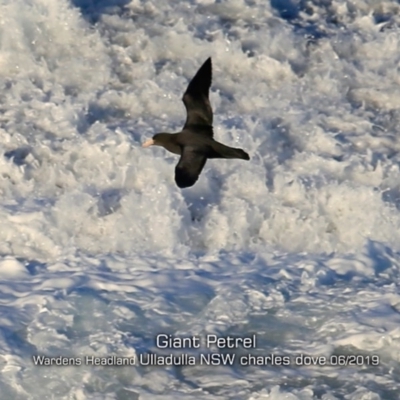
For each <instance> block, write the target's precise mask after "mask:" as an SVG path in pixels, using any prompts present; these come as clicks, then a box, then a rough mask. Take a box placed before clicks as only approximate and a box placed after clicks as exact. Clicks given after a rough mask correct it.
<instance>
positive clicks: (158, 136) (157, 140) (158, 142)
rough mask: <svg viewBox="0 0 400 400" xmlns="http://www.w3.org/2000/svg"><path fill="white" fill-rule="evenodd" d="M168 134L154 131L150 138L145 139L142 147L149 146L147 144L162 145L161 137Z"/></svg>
mask: <svg viewBox="0 0 400 400" xmlns="http://www.w3.org/2000/svg"><path fill="white" fill-rule="evenodd" d="M166 135H168V133H156V134H155V135H154V136H153V137H152V138H151V139H148V140H146V141H145V142H144V143H143V144H142V147H149V146H164V144H163V143H164V141H163V138H164V137H165V136H166Z"/></svg>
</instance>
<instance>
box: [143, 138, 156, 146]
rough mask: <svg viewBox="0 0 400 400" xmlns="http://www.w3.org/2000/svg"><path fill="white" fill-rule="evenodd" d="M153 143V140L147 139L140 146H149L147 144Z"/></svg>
mask: <svg viewBox="0 0 400 400" xmlns="http://www.w3.org/2000/svg"><path fill="white" fill-rule="evenodd" d="M153 144H154V140H153V139H148V140H146V141H145V142H144V143H143V144H142V147H149V146H152V145H153Z"/></svg>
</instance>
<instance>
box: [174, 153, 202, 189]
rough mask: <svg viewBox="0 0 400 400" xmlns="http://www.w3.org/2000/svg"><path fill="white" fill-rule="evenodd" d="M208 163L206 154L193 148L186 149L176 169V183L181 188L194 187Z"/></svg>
mask: <svg viewBox="0 0 400 400" xmlns="http://www.w3.org/2000/svg"><path fill="white" fill-rule="evenodd" d="M206 161H207V158H206V157H205V155H204V154H201V153H199V152H196V150H195V149H193V148H191V147H188V146H187V147H184V148H183V150H182V155H181V158H180V160H179V162H178V164H177V166H176V167H175V182H176V184H177V185H178V186H179V187H180V188H186V187H189V186H193V185H194V184H195V183H196V181H197V179H198V178H199V175H200V173H201V171H202V169H203V167H204V165H205V163H206Z"/></svg>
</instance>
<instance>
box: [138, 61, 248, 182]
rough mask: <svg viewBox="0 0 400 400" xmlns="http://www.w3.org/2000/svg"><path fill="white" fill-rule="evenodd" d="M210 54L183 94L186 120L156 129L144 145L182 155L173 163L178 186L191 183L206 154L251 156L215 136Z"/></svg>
mask: <svg viewBox="0 0 400 400" xmlns="http://www.w3.org/2000/svg"><path fill="white" fill-rule="evenodd" d="M211 69H212V67H211V57H210V58H208V59H207V60H206V61H205V62H204V64H203V65H202V66H201V67H200V69H199V70H198V71H197V73H196V75H195V76H194V77H193V79H192V80H191V81H190V83H189V85H188V87H187V89H186V92H185V93H184V95H183V98H182V100H183V104H185V107H186V113H187V117H186V122H185V125H184V127H183V129H182V131H180V132H178V133H157V134H156V135H154V136H153V138H152V139H149V140H147V141H146V142H145V143H143V145H142V146H143V147H149V146H152V145H155V146H162V147H164V148H165V149H166V150H168V151H170V152H171V153H174V154H178V155H180V156H181V158H180V160H179V162H178V164H177V166H176V167H175V182H176V184H177V185H178V186H179V187H180V188H187V187H190V186H193V185H194V184H195V183H196V181H197V179H198V178H199V175H200V173H201V171H202V169H203V167H204V165H205V163H206V161H207V159H208V158H239V159H241V160H250V157H249V155H248V154H247V153H246V152H245V151H244V150H242V149H237V148H234V147H229V146H225V145H224V144H222V143H219V142H217V141H216V140H214V138H213V136H214V132H213V127H212V122H213V112H212V109H211V105H210V100H209V98H208V93H209V90H210V86H211V75H212V72H211Z"/></svg>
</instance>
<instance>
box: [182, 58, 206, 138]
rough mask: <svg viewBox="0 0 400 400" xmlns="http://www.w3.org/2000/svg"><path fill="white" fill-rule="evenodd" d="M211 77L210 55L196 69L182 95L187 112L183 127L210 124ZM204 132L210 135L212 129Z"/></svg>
mask: <svg viewBox="0 0 400 400" xmlns="http://www.w3.org/2000/svg"><path fill="white" fill-rule="evenodd" d="M211 78H212V66H211V57H210V58H207V60H206V61H205V62H204V64H203V65H202V66H201V67H200V69H199V70H198V71H197V73H196V75H195V76H194V77H193V79H192V80H191V81H190V83H189V85H188V87H187V89H186V92H185V94H184V95H183V98H182V100H183V103H184V104H185V107H186V112H187V118H186V123H185V126H184V129H185V128H189V127H190V126H191V125H197V126H198V127H201V126H205V127H211V126H212V120H213V114H212V109H211V105H210V100H209V99H208V92H209V90H210V86H211ZM204 132H205V134H207V136H211V137H212V129H205V130H204Z"/></svg>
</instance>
